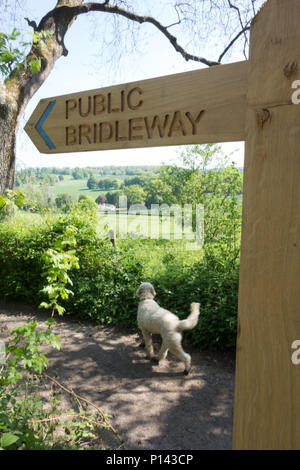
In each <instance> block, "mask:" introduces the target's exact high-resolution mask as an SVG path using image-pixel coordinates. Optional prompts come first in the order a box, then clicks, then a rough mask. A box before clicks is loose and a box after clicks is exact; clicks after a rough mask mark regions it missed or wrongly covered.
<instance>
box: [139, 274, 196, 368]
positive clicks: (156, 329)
mask: <svg viewBox="0 0 300 470" xmlns="http://www.w3.org/2000/svg"><path fill="white" fill-rule="evenodd" d="M136 294H137V296H138V297H139V298H140V303H139V306H138V313H137V322H138V327H139V329H140V330H141V332H142V334H143V338H144V345H145V347H146V350H147V355H148V357H149V358H150V359H152V360H154V361H156V362H159V361H160V360H162V359H165V358H166V356H167V354H168V350H170V352H171V353H172V354H174V356H176V357H177V358H178V359H180V360H181V361H183V362H184V365H185V369H184V373H185V374H186V375H187V374H188V373H189V372H190V370H191V356H190V355H189V354H187V353H185V352H184V350H183V349H182V346H181V341H182V333H181V332H182V331H184V330H191V329H192V328H194V327H195V326H196V325H197V323H198V319H199V314H200V304H199V303H196V302H194V303H192V304H191V313H190V315H189V316H188V318H186V319H185V320H179V318H178V317H177V316H176V315H174V313H171V312H169V311H168V310H165V309H164V308H162V307H160V306H159V305H158V303H157V302H155V300H153V298H154V297H155V295H156V292H155V290H154V287H153V286H152V284H150V283H149V282H143V283H142V284H141V285H140V287H139V288H138V290H137V291H136ZM152 334H159V335H161V337H162V345H161V349H160V351H159V353H158V354H157V355H156V356H155V355H154V351H153V345H152V338H151V335H152Z"/></svg>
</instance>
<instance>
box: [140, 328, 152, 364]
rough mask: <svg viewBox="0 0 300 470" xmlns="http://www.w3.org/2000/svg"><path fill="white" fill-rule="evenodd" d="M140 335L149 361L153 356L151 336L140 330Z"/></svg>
mask: <svg viewBox="0 0 300 470" xmlns="http://www.w3.org/2000/svg"><path fill="white" fill-rule="evenodd" d="M142 335H143V338H144V341H145V347H146V351H147V356H148V357H149V358H150V359H151V358H152V357H153V356H154V351H153V345H152V335H151V333H149V332H148V331H146V330H142Z"/></svg>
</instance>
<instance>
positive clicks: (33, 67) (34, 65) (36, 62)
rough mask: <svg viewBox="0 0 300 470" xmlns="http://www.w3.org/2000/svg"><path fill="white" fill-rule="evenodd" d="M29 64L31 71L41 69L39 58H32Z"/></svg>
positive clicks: (34, 71) (35, 71) (36, 71)
mask: <svg viewBox="0 0 300 470" xmlns="http://www.w3.org/2000/svg"><path fill="white" fill-rule="evenodd" d="M29 65H30V70H31V72H32V73H38V72H39V71H40V70H41V59H32V60H31V61H30V63H29Z"/></svg>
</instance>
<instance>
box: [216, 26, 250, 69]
mask: <svg viewBox="0 0 300 470" xmlns="http://www.w3.org/2000/svg"><path fill="white" fill-rule="evenodd" d="M249 29H250V26H248V25H247V26H245V27H244V29H242V30H241V31H240V32H239V33H238V34H237V35H236V36H235V37H234V38H233V39H232V40H231V41H230V43H229V44H228V45H227V46H226V47H225V49H224V51H223V52H222V54H221V55H220V57H219V58H218V62H221V60H222V59H223V57H224V55H225V54H226V53H227V52H228V51H229V49H230V48H231V47H232V46H233V44H234V43H235V42H236V41H237V40H238V39H239V37H240V36H241V35H242V34H244V33H245V32H246V31H248V30H249Z"/></svg>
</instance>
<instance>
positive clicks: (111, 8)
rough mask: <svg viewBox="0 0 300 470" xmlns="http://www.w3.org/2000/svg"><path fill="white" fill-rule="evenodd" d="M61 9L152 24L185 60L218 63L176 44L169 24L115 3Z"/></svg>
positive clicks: (73, 15)
mask: <svg viewBox="0 0 300 470" xmlns="http://www.w3.org/2000/svg"><path fill="white" fill-rule="evenodd" d="M63 9H68V10H69V15H70V16H72V17H73V18H75V17H76V16H78V15H82V14H84V13H89V12H92V11H99V12H105V13H113V14H115V15H119V16H123V17H124V18H127V19H129V20H131V21H135V22H137V23H139V24H143V23H148V24H152V25H153V26H154V27H155V28H157V29H158V30H159V31H160V32H161V33H162V34H163V35H164V36H165V37H166V38H167V39H168V40H169V42H170V43H171V45H172V46H173V47H174V49H175V50H176V51H177V52H179V53H180V54H181V55H182V57H183V58H184V59H185V60H186V61H189V60H193V61H196V62H201V63H202V64H205V65H207V66H209V67H211V66H213V65H219V62H215V61H211V60H208V59H206V58H204V57H199V56H196V55H193V54H189V53H188V52H187V51H185V50H184V48H183V47H182V46H180V45H179V44H178V42H177V38H176V37H175V36H173V35H172V34H171V33H170V32H169V31H168V28H169V27H170V26H163V25H162V24H161V23H160V22H159V21H158V20H156V19H155V18H153V17H152V16H141V15H136V14H135V13H132V12H130V11H128V10H124V9H123V8H120V7H118V6H116V5H109V4H108V3H107V2H104V3H96V2H89V3H84V4H82V5H78V6H70V7H69V6H62V7H60V8H58V9H57V10H63Z"/></svg>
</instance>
